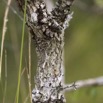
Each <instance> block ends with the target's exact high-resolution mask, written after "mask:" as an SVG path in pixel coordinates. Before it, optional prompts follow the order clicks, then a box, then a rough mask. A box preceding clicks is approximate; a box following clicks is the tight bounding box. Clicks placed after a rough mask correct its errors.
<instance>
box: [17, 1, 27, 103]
mask: <svg viewBox="0 0 103 103" xmlns="http://www.w3.org/2000/svg"><path fill="white" fill-rule="evenodd" d="M26 5H27V0H25V7H24V19H23V27H22V40H21V51H20V64H19V73H18V85H17V92H16V103H18V102H19V91H20V80H21V71H22V58H23V46H24V34H25V21H26Z"/></svg>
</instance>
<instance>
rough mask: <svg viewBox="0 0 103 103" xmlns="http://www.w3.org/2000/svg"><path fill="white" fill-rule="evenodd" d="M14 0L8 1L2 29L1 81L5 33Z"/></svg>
mask: <svg viewBox="0 0 103 103" xmlns="http://www.w3.org/2000/svg"><path fill="white" fill-rule="evenodd" d="M11 1H12V0H8V3H7V5H8V6H7V7H6V10H5V14H4V23H3V30H2V40H1V54H0V81H1V71H2V57H3V47H4V39H5V34H6V30H7V27H6V25H7V21H8V12H9V7H10V4H11Z"/></svg>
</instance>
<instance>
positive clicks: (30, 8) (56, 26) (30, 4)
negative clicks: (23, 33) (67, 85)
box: [17, 0, 73, 103]
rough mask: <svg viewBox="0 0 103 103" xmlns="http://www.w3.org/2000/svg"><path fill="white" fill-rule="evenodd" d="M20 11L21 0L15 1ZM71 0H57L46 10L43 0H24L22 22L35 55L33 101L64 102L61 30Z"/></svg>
mask: <svg viewBox="0 0 103 103" xmlns="http://www.w3.org/2000/svg"><path fill="white" fill-rule="evenodd" d="M17 1H18V4H19V7H20V9H21V10H22V11H23V10H24V8H23V7H24V4H25V3H24V0H17ZM72 2H73V0H58V1H57V3H56V6H55V8H54V9H53V10H52V11H51V12H48V10H47V8H46V4H45V2H44V0H28V1H27V5H26V7H27V15H26V17H27V20H26V24H27V26H28V28H29V30H30V33H31V34H32V35H33V39H34V41H35V45H36V52H37V56H38V67H37V74H36V77H35V88H34V89H33V91H32V101H33V103H64V102H65V99H64V96H63V93H62V91H63V90H64V85H63V81H62V79H63V75H64V74H63V58H62V57H63V46H64V30H65V29H66V27H67V26H68V25H67V24H68V21H70V19H71V14H70V6H71V4H72Z"/></svg>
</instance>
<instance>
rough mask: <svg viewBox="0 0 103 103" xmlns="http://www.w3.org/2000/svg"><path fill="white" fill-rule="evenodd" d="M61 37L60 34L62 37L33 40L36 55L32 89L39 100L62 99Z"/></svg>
mask: <svg viewBox="0 0 103 103" xmlns="http://www.w3.org/2000/svg"><path fill="white" fill-rule="evenodd" d="M63 38H64V36H63V34H62V37H60V36H58V37H53V38H50V39H47V38H46V39H45V38H44V39H43V38H42V39H38V40H35V41H36V46H37V47H36V52H37V55H38V68H37V75H36V81H35V83H36V86H35V89H34V91H33V94H34V95H33V98H35V99H36V98H39V100H40V101H45V99H46V101H48V100H49V102H48V103H51V101H52V102H53V101H55V102H57V100H60V99H61V98H62V100H63V95H62V94H61V93H60V92H61V89H62V88H63V84H62V78H63V77H62V76H63V68H62V67H63V58H62V57H63V56H62V53H63V45H64V43H63ZM38 94H39V96H38ZM35 99H34V101H35ZM55 102H53V103H55ZM41 103H42V102H41Z"/></svg>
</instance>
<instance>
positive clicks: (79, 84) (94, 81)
mask: <svg viewBox="0 0 103 103" xmlns="http://www.w3.org/2000/svg"><path fill="white" fill-rule="evenodd" d="M91 86H103V76H101V77H97V78H91V79H87V80H78V81H76V82H74V83H70V84H69V85H67V86H66V87H65V89H66V90H67V91H74V90H76V89H79V88H84V87H91Z"/></svg>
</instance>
